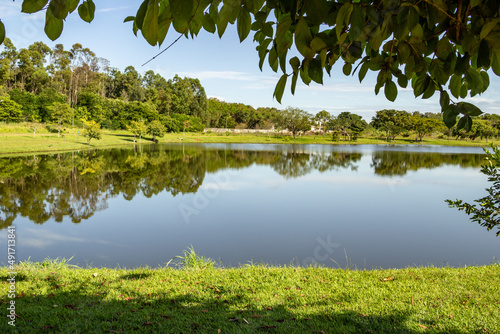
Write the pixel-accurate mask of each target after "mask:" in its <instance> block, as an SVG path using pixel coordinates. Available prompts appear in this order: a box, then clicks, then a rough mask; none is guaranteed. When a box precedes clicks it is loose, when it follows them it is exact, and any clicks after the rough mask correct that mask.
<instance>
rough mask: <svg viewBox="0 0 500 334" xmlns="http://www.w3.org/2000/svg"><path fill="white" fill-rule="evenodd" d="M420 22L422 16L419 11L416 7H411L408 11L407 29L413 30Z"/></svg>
mask: <svg viewBox="0 0 500 334" xmlns="http://www.w3.org/2000/svg"><path fill="white" fill-rule="evenodd" d="M419 20H420V15H419V14H418V12H417V10H416V9H415V8H414V7H410V8H409V10H408V16H407V23H406V24H407V26H406V28H407V29H408V30H412V29H413V28H415V26H416V25H417V24H418V21H419Z"/></svg>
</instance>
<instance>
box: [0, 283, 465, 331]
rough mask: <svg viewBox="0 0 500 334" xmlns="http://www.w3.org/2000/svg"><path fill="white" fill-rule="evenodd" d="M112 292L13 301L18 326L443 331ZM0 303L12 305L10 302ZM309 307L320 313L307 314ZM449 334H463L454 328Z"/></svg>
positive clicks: (342, 313)
mask: <svg viewBox="0 0 500 334" xmlns="http://www.w3.org/2000/svg"><path fill="white" fill-rule="evenodd" d="M130 276H134V275H130ZM129 279H130V278H129ZM89 288H92V289H91V290H92V293H89ZM205 288H206V289H207V290H208V286H205V287H203V289H205ZM117 290H120V289H119V288H118V289H117ZM113 292H114V293H115V294H116V295H117V296H118V297H117V299H112V300H106V294H107V292H106V290H105V288H104V289H102V286H101V284H100V283H99V284H98V282H95V283H92V282H90V281H89V283H88V284H82V285H80V286H75V287H74V289H73V290H72V291H65V292H61V291H60V289H57V288H56V289H51V290H48V291H47V292H46V293H45V294H42V295H37V296H27V295H26V296H23V297H22V298H18V299H16V303H15V305H16V313H17V315H18V316H19V317H18V318H17V319H16V322H15V324H16V329H17V330H18V331H19V332H21V333H47V332H57V333H106V332H111V333H121V332H123V333H130V332H138V333H217V332H218V330H219V329H220V330H221V332H222V333H410V334H411V333H420V332H422V330H423V328H424V327H422V326H425V327H427V328H428V329H427V330H426V332H431V333H432V332H439V330H438V328H437V327H433V324H431V323H423V324H422V326H421V327H419V328H408V325H407V323H408V320H409V318H410V316H412V314H403V313H401V314H394V313H393V314H388V315H380V316H379V315H365V314H362V313H360V312H359V311H356V310H349V309H345V308H344V307H343V306H342V301H339V302H340V303H333V302H327V301H319V302H317V304H316V305H311V304H309V305H302V304H303V302H302V301H301V300H300V299H295V300H292V301H288V302H286V303H285V304H286V306H284V305H282V304H280V303H279V302H278V301H274V302H269V304H268V305H267V306H264V307H261V306H255V305H256V302H255V300H254V298H252V294H251V293H250V292H249V293H246V294H243V293H242V294H243V296H240V295H236V294H235V292H233V293H231V292H230V291H226V292H223V293H221V294H218V293H215V292H213V290H210V292H209V293H213V295H209V296H208V297H207V296H206V295H205V296H204V297H200V295H199V294H196V292H187V293H185V294H171V293H169V292H168V286H166V288H165V292H162V293H161V295H147V294H143V295H135V291H133V290H132V291H131V290H130V289H129V290H125V289H124V291H113ZM0 302H1V304H2V307H7V304H6V303H7V301H5V300H0ZM311 306H314V307H316V310H318V307H319V308H320V309H321V310H322V311H319V312H318V311H316V312H315V313H308V312H307V308H308V307H311ZM291 308H293V309H294V310H295V312H293V311H292V310H291ZM7 326H8V324H7V320H5V321H3V322H2V323H1V324H0V331H1V332H3V333H5V332H6V331H5V329H6V327H7ZM9 327H10V326H9ZM446 332H447V333H456V334H458V333H466V331H465V330H464V331H459V330H453V329H451V330H450V329H449V328H448V329H447V330H446ZM467 332H468V333H470V331H467Z"/></svg>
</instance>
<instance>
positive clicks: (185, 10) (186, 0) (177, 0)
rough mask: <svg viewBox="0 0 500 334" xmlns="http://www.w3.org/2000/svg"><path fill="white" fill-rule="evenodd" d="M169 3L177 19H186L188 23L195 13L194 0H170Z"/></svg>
mask: <svg viewBox="0 0 500 334" xmlns="http://www.w3.org/2000/svg"><path fill="white" fill-rule="evenodd" d="M150 2H151V0H150ZM169 3H170V10H171V12H172V16H173V18H174V19H175V20H180V21H186V25H187V23H188V21H189V19H190V18H191V16H192V14H193V9H194V2H193V0H170V1H169Z"/></svg>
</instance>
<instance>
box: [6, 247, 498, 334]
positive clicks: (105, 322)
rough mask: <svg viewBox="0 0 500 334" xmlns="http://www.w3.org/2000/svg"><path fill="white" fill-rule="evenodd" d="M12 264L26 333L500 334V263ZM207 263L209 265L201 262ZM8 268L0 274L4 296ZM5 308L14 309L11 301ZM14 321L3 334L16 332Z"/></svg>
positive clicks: (20, 328)
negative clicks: (378, 266) (377, 266)
mask: <svg viewBox="0 0 500 334" xmlns="http://www.w3.org/2000/svg"><path fill="white" fill-rule="evenodd" d="M186 257H187V258H188V259H190V260H188V261H187V262H186V263H185V264H187V263H191V260H194V263H195V265H193V266H185V267H187V268H184V269H173V268H159V269H151V268H136V269H110V268H85V269H80V268H75V267H72V266H70V265H69V264H68V261H66V260H64V259H63V260H59V261H57V260H56V261H50V260H46V261H44V262H42V263H32V262H26V263H21V264H19V265H18V266H17V268H16V272H17V275H16V292H17V298H16V299H15V306H16V314H17V315H18V318H17V319H16V322H15V324H16V328H15V331H18V332H20V333H48V332H51V333H52V332H54V333H108V332H109V333H122V332H123V333H131V332H144V333H191V332H198V333H218V332H219V330H220V333H403V332H404V333H437V332H442V333H495V332H496V333H498V332H499V329H500V289H499V288H498V287H499V286H500V265H499V264H492V265H489V266H482V267H464V268H433V267H427V268H406V269H389V270H372V271H355V270H346V269H327V268H294V267H266V266H255V265H247V266H243V267H240V268H230V269H222V268H216V267H214V266H210V265H206V262H203V261H202V260H201V257H199V256H198V255H196V253H195V252H194V250H193V249H192V248H191V249H190V250H188V251H186V252H185V253H184V256H183V258H186ZM205 260H207V259H205ZM8 272H9V269H8V268H7V267H2V268H0V276H1V277H2V281H3V284H4V291H7V290H8V286H7V284H8V283H7V282H6V280H7V278H8V277H9V276H8ZM0 298H1V300H0V301H1V307H2V308H3V309H4V314H5V312H6V311H5V310H6V307H7V306H8V303H9V301H10V300H9V299H8V297H7V296H6V295H4V296H3V297H0ZM8 320H9V319H5V318H4V319H3V320H2V322H1V323H0V332H1V333H8V332H14V329H13V328H11V327H10V326H9V325H8Z"/></svg>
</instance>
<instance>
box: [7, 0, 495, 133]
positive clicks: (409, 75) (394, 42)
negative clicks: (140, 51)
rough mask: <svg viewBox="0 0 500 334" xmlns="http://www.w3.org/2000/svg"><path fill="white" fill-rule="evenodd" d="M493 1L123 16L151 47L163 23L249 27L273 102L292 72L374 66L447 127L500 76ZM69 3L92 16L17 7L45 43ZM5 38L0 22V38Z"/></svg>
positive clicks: (275, 1)
mask: <svg viewBox="0 0 500 334" xmlns="http://www.w3.org/2000/svg"><path fill="white" fill-rule="evenodd" d="M499 5H500V1H498V0H490V1H478V0H461V1H445V0H424V1H417V0H411V1H397V0H391V1H389V0H374V1H370V0H354V1H348V0H338V1H332V0H311V1H296V0H267V1H266V0H224V1H222V0H188V1H185V0H169V1H166V0H145V1H143V2H142V3H141V5H140V7H139V8H138V10H137V13H136V15H135V16H129V17H127V18H125V22H131V23H132V29H133V32H134V33H135V34H137V33H138V32H139V31H140V32H141V34H142V36H143V37H144V38H145V39H146V41H147V42H148V43H149V44H151V45H162V43H163V42H164V40H165V37H166V35H167V33H168V31H169V28H170V27H171V26H172V28H173V29H174V30H175V31H176V32H177V33H180V34H183V35H185V36H186V37H189V36H191V37H194V36H196V35H198V33H199V32H200V30H202V29H203V30H205V31H208V32H210V33H215V32H217V33H218V35H219V36H222V35H224V33H225V31H226V28H227V26H228V24H235V25H236V29H237V32H238V35H239V38H240V40H241V41H243V40H244V39H246V38H247V37H248V35H249V33H250V31H254V41H256V42H257V43H258V44H259V45H258V46H257V51H258V55H259V58H260V63H259V65H260V67H261V68H262V66H263V64H264V62H265V61H266V59H267V62H268V63H269V66H270V67H271V68H272V69H273V71H275V72H278V71H281V72H282V73H283V74H282V76H281V78H280V79H279V81H278V83H277V85H276V88H275V90H274V96H275V97H276V99H277V100H278V101H281V98H282V95H283V92H284V89H285V86H286V83H287V81H288V79H289V78H291V91H292V93H294V92H295V87H296V84H297V81H298V78H299V77H300V78H301V80H302V81H303V82H304V83H305V84H307V85H308V84H309V83H311V82H312V81H314V82H316V83H319V84H322V83H323V76H324V73H327V74H328V75H329V74H330V73H331V70H332V67H333V66H334V64H335V63H337V62H340V63H342V66H343V67H342V70H343V73H344V74H345V75H354V74H355V73H356V72H357V75H358V77H359V80H360V81H362V80H363V79H364V78H365V75H366V74H367V72H368V70H370V71H373V72H376V73H377V83H376V84H375V93H377V94H378V93H379V91H380V90H381V89H382V88H383V89H384V94H385V96H386V97H387V99H389V100H391V101H394V100H395V99H396V97H397V94H398V86H399V87H401V88H406V87H408V86H409V87H410V88H411V89H412V90H413V92H414V95H415V97H420V96H421V97H422V98H424V99H425V98H430V97H431V96H433V95H434V94H435V93H436V92H439V93H440V104H441V108H442V112H443V119H444V122H445V124H446V125H447V126H448V127H452V126H453V125H455V123H457V116H459V115H460V114H461V115H462V117H461V118H460V120H459V121H458V124H457V127H458V128H459V129H462V128H465V129H466V130H470V129H471V127H472V118H471V116H478V115H480V114H481V113H482V112H481V110H480V109H478V108H477V107H476V106H474V105H472V104H470V103H467V102H459V101H458V100H459V98H465V97H466V96H468V95H470V96H475V95H477V94H481V93H482V92H484V91H485V90H486V89H487V88H488V86H489V75H488V72H487V70H488V69H490V68H491V69H492V70H493V72H494V73H495V74H496V75H500V24H499V23H500V16H499V10H498V8H499ZM76 9H78V14H79V16H80V17H81V18H82V19H83V20H84V21H86V22H91V21H92V20H93V18H94V12H95V4H94V2H93V1H92V0H84V1H82V2H81V3H80V1H79V0H50V1H49V0H24V1H23V6H22V11H23V12H25V13H34V12H37V11H40V10H46V23H45V33H46V34H47V36H48V37H49V38H50V39H52V40H55V39H56V38H58V37H59V36H60V34H61V32H62V30H63V20H64V19H65V18H66V17H67V15H68V14H69V13H72V12H74V11H75V10H76ZM4 36H5V28H4V26H3V24H0V41H2V40H3V38H4ZM292 46H295V49H296V51H297V52H295V50H292ZM291 50H292V51H291ZM290 51H291V52H290ZM449 92H450V93H451V95H452V96H453V97H454V98H455V99H456V100H451V99H450V94H449Z"/></svg>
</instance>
